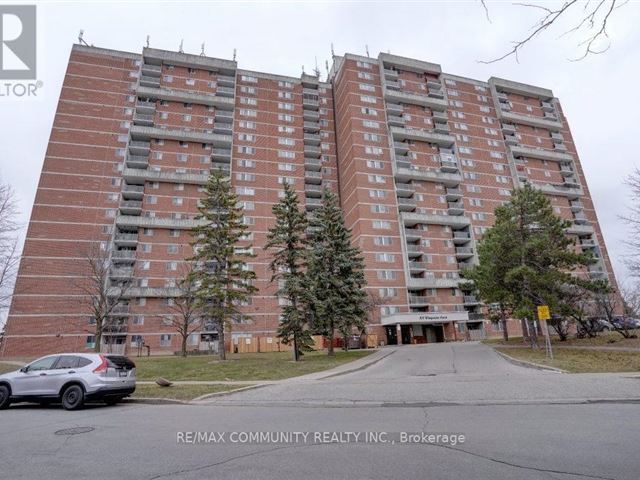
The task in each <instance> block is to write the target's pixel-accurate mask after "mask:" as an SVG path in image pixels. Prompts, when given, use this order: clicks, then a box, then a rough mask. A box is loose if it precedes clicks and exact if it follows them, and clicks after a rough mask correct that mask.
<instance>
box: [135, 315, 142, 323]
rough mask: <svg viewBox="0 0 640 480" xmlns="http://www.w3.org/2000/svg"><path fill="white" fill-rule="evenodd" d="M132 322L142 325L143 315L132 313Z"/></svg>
mask: <svg viewBox="0 0 640 480" xmlns="http://www.w3.org/2000/svg"><path fill="white" fill-rule="evenodd" d="M133 324H134V325H144V315H134V317H133Z"/></svg>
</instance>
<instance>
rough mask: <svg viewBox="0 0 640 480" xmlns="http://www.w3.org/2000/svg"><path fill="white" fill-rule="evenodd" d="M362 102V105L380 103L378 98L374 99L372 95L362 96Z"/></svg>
mask: <svg viewBox="0 0 640 480" xmlns="http://www.w3.org/2000/svg"><path fill="white" fill-rule="evenodd" d="M360 101H361V102H362V103H377V102H378V100H377V99H376V97H372V96H371V95H360Z"/></svg>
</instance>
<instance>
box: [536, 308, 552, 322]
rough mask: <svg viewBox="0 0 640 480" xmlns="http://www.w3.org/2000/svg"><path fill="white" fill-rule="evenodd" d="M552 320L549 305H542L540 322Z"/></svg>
mask: <svg viewBox="0 0 640 480" xmlns="http://www.w3.org/2000/svg"><path fill="white" fill-rule="evenodd" d="M550 318H551V313H550V312H549V306H548V305H540V306H539V307H538V320H549V319H550Z"/></svg>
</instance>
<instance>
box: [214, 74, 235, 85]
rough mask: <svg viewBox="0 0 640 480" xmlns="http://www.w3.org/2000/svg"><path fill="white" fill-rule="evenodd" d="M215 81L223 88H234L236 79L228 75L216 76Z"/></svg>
mask: <svg viewBox="0 0 640 480" xmlns="http://www.w3.org/2000/svg"><path fill="white" fill-rule="evenodd" d="M216 81H217V83H218V85H220V86H223V87H235V86H236V77H232V76H229V75H218V76H217V77H216Z"/></svg>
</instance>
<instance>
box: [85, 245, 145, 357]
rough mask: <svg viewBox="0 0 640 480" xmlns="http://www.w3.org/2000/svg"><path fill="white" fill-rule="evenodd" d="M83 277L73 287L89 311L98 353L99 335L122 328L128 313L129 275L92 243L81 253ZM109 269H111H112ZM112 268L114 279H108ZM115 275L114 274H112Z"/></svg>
mask: <svg viewBox="0 0 640 480" xmlns="http://www.w3.org/2000/svg"><path fill="white" fill-rule="evenodd" d="M84 268H85V272H84V276H83V277H82V278H81V279H80V280H78V281H74V286H75V287H76V288H78V289H79V290H80V291H82V292H83V293H84V294H85V296H84V298H83V299H82V300H81V301H82V303H83V304H84V305H85V306H86V307H87V308H88V309H89V310H90V312H91V315H92V318H93V321H94V323H95V351H96V352H99V351H100V348H101V345H102V342H103V337H104V336H105V335H106V334H109V333H116V332H118V331H119V329H121V328H122V326H123V324H124V321H123V318H125V317H126V316H127V315H128V313H129V312H128V303H127V301H128V293H129V291H130V288H131V287H132V285H133V279H132V274H131V273H130V272H128V271H127V270H126V269H120V270H118V268H119V267H117V266H116V265H114V263H113V260H112V257H111V252H110V250H109V249H108V248H103V245H102V244H101V243H100V242H92V243H91V246H90V247H89V248H88V249H87V251H86V253H85V255H84ZM112 269H113V270H114V271H112ZM115 271H119V272H122V273H121V274H119V275H118V279H114V280H113V281H112V280H111V278H110V275H111V274H112V273H115ZM114 278H115V277H114Z"/></svg>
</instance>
